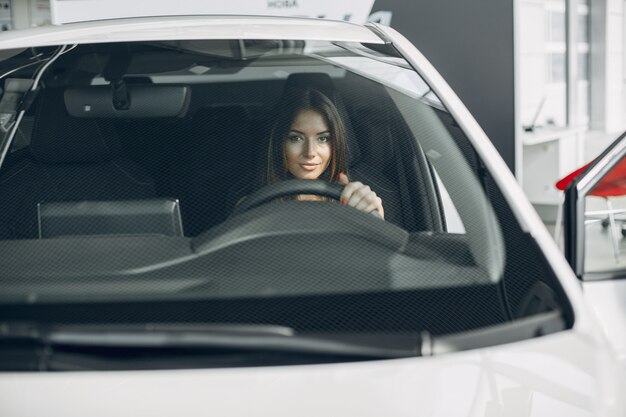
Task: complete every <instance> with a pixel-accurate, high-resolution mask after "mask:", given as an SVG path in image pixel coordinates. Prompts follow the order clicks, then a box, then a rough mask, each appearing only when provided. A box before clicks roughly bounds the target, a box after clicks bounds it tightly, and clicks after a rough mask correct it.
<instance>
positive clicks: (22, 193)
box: [0, 89, 156, 239]
mask: <svg viewBox="0 0 626 417" xmlns="http://www.w3.org/2000/svg"><path fill="white" fill-rule="evenodd" d="M37 100H38V102H37V103H36V105H37V109H36V115H35V122H34V126H33V132H32V136H31V139H30V145H29V148H30V155H29V156H28V157H26V158H24V159H23V160H21V161H19V162H18V163H16V164H14V165H13V166H11V168H10V170H8V171H7V172H4V173H2V174H1V175H0V239H23V238H36V237H37V235H38V226H37V205H38V204H39V203H45V202H60V201H83V200H91V201H97V200H127V199H128V200H137V199H145V198H153V197H155V196H156V193H155V187H154V182H153V181H152V179H151V178H150V176H149V175H148V174H147V173H146V172H145V171H144V170H143V168H141V167H140V166H139V165H138V164H136V163H135V162H133V161H131V160H129V159H127V158H124V157H123V156H122V149H121V146H120V144H119V142H118V140H117V136H116V134H115V130H114V129H113V126H112V124H111V123H110V122H109V121H107V120H95V119H85V118H73V117H71V116H69V115H68V113H67V111H66V108H65V102H64V98H63V90H61V89H45V90H43V91H41V92H40V94H39V96H38V99H37Z"/></svg>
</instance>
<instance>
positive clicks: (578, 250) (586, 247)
mask: <svg viewBox="0 0 626 417" xmlns="http://www.w3.org/2000/svg"><path fill="white" fill-rule="evenodd" d="M564 222H565V227H564V232H565V234H564V237H565V240H564V248H565V257H566V258H567V260H568V262H569V263H570V265H571V266H572V269H573V270H574V272H575V273H576V275H577V276H578V277H579V278H581V279H583V280H599V279H613V278H626V240H624V239H623V237H624V235H626V231H625V232H622V226H624V227H625V229H624V230H626V132H625V133H623V134H622V135H621V136H620V137H619V138H618V139H617V140H616V141H615V142H613V143H612V144H611V146H609V147H608V148H607V149H606V150H605V151H604V152H603V153H602V154H601V155H600V156H598V157H597V158H596V159H595V160H594V161H593V162H592V163H590V164H589V166H588V167H587V169H585V170H584V171H583V172H582V173H580V175H579V176H578V177H576V178H575V179H574V180H573V181H572V182H571V184H570V185H569V186H568V187H567V189H566V190H565V204H564Z"/></svg>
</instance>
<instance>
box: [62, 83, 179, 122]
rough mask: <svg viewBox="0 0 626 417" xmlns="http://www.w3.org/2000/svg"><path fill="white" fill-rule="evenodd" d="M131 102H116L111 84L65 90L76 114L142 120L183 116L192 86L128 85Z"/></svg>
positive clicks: (72, 110)
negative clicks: (119, 104)
mask: <svg viewBox="0 0 626 417" xmlns="http://www.w3.org/2000/svg"><path fill="white" fill-rule="evenodd" d="M126 88H127V94H128V103H127V105H126V106H125V108H124V109H119V108H116V106H115V105H114V92H113V89H112V88H111V87H110V86H107V85H102V86H89V87H73V88H68V89H67V90H65V93H64V98H65V107H66V109H67V112H68V113H69V114H70V115H71V116H73V117H85V118H86V117H88V118H107V119H115V118H120V119H141V118H156V117H183V116H185V114H186V113H187V109H188V108H189V101H190V98H191V88H190V87H189V86H187V85H132V84H129V85H127V87H126Z"/></svg>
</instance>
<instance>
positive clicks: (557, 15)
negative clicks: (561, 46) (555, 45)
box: [548, 11, 566, 42]
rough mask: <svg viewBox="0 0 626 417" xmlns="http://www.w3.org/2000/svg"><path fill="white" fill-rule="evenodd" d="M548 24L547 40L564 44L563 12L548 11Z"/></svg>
mask: <svg viewBox="0 0 626 417" xmlns="http://www.w3.org/2000/svg"><path fill="white" fill-rule="evenodd" d="M548 22H549V28H548V34H549V40H550V41H551V42H565V33H566V32H565V12H562V11H550V12H549V13H548Z"/></svg>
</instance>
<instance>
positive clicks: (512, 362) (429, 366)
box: [0, 330, 626, 417]
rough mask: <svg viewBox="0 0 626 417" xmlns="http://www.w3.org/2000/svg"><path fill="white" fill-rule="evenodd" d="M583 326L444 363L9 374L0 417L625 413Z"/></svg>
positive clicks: (608, 367)
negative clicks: (579, 330)
mask: <svg viewBox="0 0 626 417" xmlns="http://www.w3.org/2000/svg"><path fill="white" fill-rule="evenodd" d="M594 340H595V339H593V338H591V337H587V336H586V335H583V334H581V333H579V332H577V331H576V330H571V331H566V332H561V333H559V334H554V335H550V336H544V337H541V338H538V339H534V340H529V341H525V342H520V343H514V344H509V345H502V346H499V347H495V348H490V349H483V350H475V351H468V352H460V353H454V354H447V355H442V356H439V357H426V358H411V359H395V360H381V361H372V362H360V363H348V364H332V365H305V366H284V367H257V368H235V369H208V370H185V371H132V372H131V371H128V372H118V371H115V372H66V373H21V374H14V373H13V374H11V373H7V374H3V375H0V414H1V415H2V416H5V417H13V416H27V415H48V416H57V415H58V416H61V415H62V416H85V415H89V416H112V415H116V416H140V415H150V416H172V415H177V416H207V415H216V413H219V414H218V415H220V416H250V415H267V416H273V417H277V416H294V415H299V416H321V415H344V416H345V415H359V416H377V417H379V416H407V415H414V416H417V415H429V416H455V415H463V416H501V415H502V416H505V415H506V416H513V415H515V416H517V415H519V416H539V415H577V416H579V415H580V416H617V415H624V412H625V410H626V408H624V404H623V403H621V402H620V401H622V400H621V399H620V396H619V395H618V391H619V387H620V385H621V386H624V385H623V384H622V383H623V382H624V380H623V379H622V378H623V375H622V374H621V369H620V367H619V366H617V365H616V364H615V363H612V362H611V361H612V359H611V356H610V355H609V353H608V352H607V351H606V350H605V348H604V347H603V345H600V346H598V345H596V344H595V343H594Z"/></svg>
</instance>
